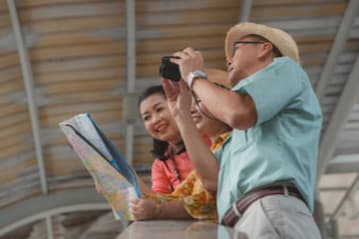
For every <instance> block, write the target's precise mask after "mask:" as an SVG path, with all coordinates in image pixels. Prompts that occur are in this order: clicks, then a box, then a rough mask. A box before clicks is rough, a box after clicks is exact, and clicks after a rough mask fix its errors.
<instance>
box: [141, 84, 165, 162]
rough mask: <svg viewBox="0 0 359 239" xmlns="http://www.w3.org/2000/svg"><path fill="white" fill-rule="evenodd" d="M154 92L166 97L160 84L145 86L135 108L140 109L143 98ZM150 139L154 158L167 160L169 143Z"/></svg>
mask: <svg viewBox="0 0 359 239" xmlns="http://www.w3.org/2000/svg"><path fill="white" fill-rule="evenodd" d="M154 94H161V95H163V97H164V98H167V97H166V93H165V91H164V89H163V87H162V85H155V86H150V87H148V88H146V89H145V90H144V91H143V92H142V94H141V95H140V96H139V98H138V101H137V108H138V109H140V105H141V103H142V102H143V101H144V100H145V99H147V98H148V97H149V96H151V95H154ZM152 140H153V149H152V150H151V153H152V155H153V156H154V157H155V158H158V159H159V160H162V161H164V160H167V157H166V152H167V149H168V145H169V144H168V142H166V141H162V140H158V139H155V138H152Z"/></svg>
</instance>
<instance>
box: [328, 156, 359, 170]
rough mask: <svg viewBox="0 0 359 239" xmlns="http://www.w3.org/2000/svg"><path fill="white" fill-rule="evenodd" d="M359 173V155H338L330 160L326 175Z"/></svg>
mask: <svg viewBox="0 0 359 239" xmlns="http://www.w3.org/2000/svg"><path fill="white" fill-rule="evenodd" d="M357 172H359V154H349V155H338V156H336V157H335V158H334V159H332V160H330V161H329V163H328V166H327V169H326V170H325V173H326V174H334V173H357Z"/></svg>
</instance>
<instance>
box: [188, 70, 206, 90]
mask: <svg viewBox="0 0 359 239" xmlns="http://www.w3.org/2000/svg"><path fill="white" fill-rule="evenodd" d="M198 78H201V79H205V80H207V79H208V77H207V74H206V73H204V72H203V71H200V70H196V71H192V72H191V73H189V75H188V78H187V85H188V87H189V88H190V89H192V86H193V82H194V80H195V79H198Z"/></svg>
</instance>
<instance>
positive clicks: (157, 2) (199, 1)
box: [136, 0, 241, 13]
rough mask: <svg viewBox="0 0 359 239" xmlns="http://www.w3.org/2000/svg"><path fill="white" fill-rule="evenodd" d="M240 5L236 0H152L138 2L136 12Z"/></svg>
mask: <svg viewBox="0 0 359 239" xmlns="http://www.w3.org/2000/svg"><path fill="white" fill-rule="evenodd" d="M240 5H241V3H240V1H237V0H221V2H218V0H182V1H171V3H170V4H168V0H154V1H150V0H147V1H138V2H137V3H136V11H137V12H138V13H142V12H151V13H158V12H176V11H207V10H209V9H218V8H238V7H240Z"/></svg>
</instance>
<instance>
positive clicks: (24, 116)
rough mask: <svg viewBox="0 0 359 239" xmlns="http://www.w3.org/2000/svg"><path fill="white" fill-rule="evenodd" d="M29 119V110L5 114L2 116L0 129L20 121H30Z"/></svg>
mask: <svg viewBox="0 0 359 239" xmlns="http://www.w3.org/2000/svg"><path fill="white" fill-rule="evenodd" d="M29 120H30V119H29V113H28V112H27V111H23V112H18V113H16V115H15V116H14V115H13V114H10V115H8V116H3V117H1V118H0V129H1V128H7V127H10V126H12V125H15V124H18V123H23V122H30V121H29Z"/></svg>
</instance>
